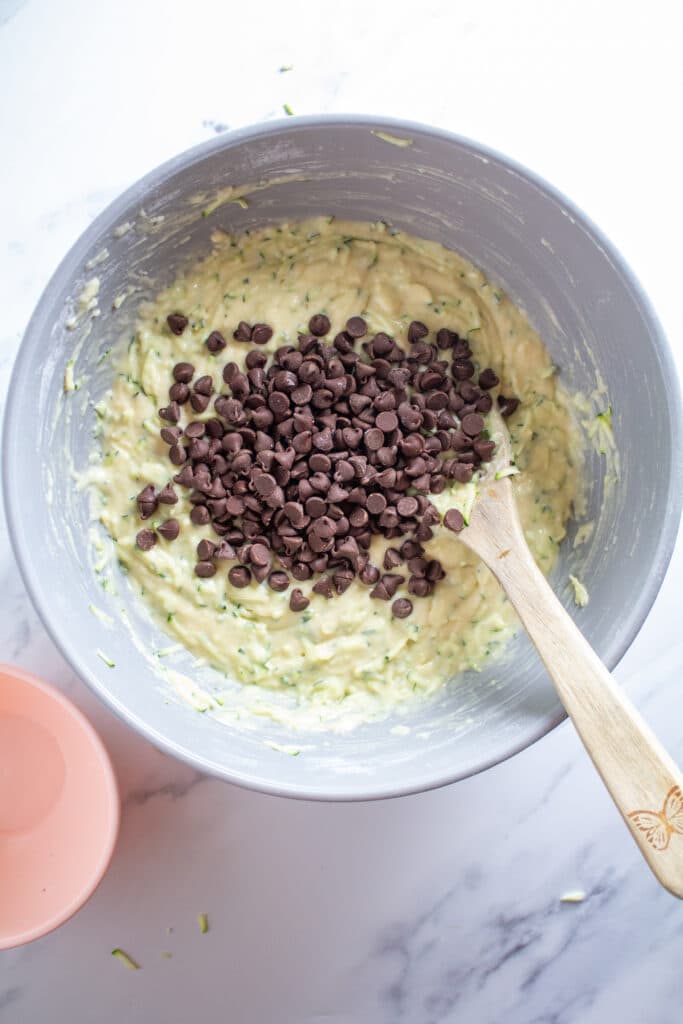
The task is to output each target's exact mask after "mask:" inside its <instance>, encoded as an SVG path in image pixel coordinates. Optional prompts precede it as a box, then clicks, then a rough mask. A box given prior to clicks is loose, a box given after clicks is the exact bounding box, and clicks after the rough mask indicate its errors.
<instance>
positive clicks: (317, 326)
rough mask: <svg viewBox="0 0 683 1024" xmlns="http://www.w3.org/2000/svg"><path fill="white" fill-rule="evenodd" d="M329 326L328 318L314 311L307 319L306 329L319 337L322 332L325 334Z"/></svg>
mask: <svg viewBox="0 0 683 1024" xmlns="http://www.w3.org/2000/svg"><path fill="white" fill-rule="evenodd" d="M331 326H332V325H331V324H330V321H329V318H328V317H326V316H325V314H324V313H316V314H315V316H312V317H311V319H310V320H309V321H308V329H309V331H310V332H311V334H313V335H315V337H316V338H321V337H322V336H323V335H324V334H327V332H328V331H329V329H330V327H331Z"/></svg>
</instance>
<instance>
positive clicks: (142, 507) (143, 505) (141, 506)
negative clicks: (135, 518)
mask: <svg viewBox="0 0 683 1024" xmlns="http://www.w3.org/2000/svg"><path fill="white" fill-rule="evenodd" d="M135 500H136V503H137V506H138V514H139V516H140V518H141V519H149V517H150V516H151V515H153V513H154V512H155V511H156V507H157V500H158V499H157V496H156V493H155V491H154V487H153V486H152V484H147V486H146V487H143V488H142V490H141V491H140V493H139V494H138V496H137V498H136V499H135Z"/></svg>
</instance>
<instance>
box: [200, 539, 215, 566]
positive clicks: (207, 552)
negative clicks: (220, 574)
mask: <svg viewBox="0 0 683 1024" xmlns="http://www.w3.org/2000/svg"><path fill="white" fill-rule="evenodd" d="M215 550H216V545H215V544H214V542H213V541H212V540H206V539H204V540H200V542H199V544H197V558H198V559H199V560H200V562H208V561H209V560H210V559H212V558H213V556H214V552H215Z"/></svg>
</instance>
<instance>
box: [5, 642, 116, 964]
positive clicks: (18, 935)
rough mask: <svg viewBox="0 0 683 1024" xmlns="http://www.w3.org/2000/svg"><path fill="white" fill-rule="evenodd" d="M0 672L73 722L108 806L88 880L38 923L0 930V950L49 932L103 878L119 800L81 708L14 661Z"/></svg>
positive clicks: (109, 766)
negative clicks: (103, 833) (105, 826)
mask: <svg viewBox="0 0 683 1024" xmlns="http://www.w3.org/2000/svg"><path fill="white" fill-rule="evenodd" d="M0 676H12V677H13V678H14V679H16V680H18V681H19V683H21V684H22V685H24V686H26V687H28V688H31V689H34V690H38V692H39V693H40V694H41V695H42V696H43V697H45V698H47V700H48V701H54V703H56V704H59V705H60V707H61V708H62V709H63V710H64V711H65V712H66V713H67V714H68V715H69V716H70V717H71V718H72V719H73V720H74V721H75V722H76V724H77V725H78V728H79V729H80V730H81V731H82V732H83V733H84V735H86V736H87V738H88V742H89V744H90V746H91V747H92V749H93V750H94V751H95V754H96V755H97V760H98V762H99V764H100V765H101V768H102V780H103V783H104V788H103V792H104V793H105V794H106V800H107V804H108V807H109V814H108V829H107V834H106V836H105V837H104V845H103V847H102V851H101V852H100V855H99V857H98V859H97V861H96V863H95V864H94V867H93V870H92V872H90V874H89V877H88V882H87V883H86V884H85V885H83V886H82V887H81V889H80V890H79V892H78V895H76V896H74V897H73V898H72V899H71V900H70V901H69V902H68V903H66V904H65V905H64V906H63V907H62V909H61V910H59V911H57V912H55V913H53V914H52V915H50V916H48V917H46V918H45V920H44V921H42V922H41V923H40V924H35V925H33V926H32V927H30V928H25V929H24V930H23V931H14V932H11V931H7V932H5V931H2V930H0V950H3V949H15V948H16V947H17V946H23V945H25V944H26V943H27V942H33V940H34V939H39V938H41V937H42V936H43V935H47V934H49V932H52V931H54V930H55V928H59V926H60V925H62V924H64V923H65V922H66V921H68V920H69V918H71V917H73V915H74V914H75V913H76V912H77V911H78V910H80V909H81V907H83V906H85V904H86V903H87V902H88V900H89V899H90V897H91V896H92V894H93V893H94V892H95V889H97V887H98V885H99V884H100V882H101V881H102V879H103V878H104V876H105V874H106V872H107V869H108V867H109V864H110V863H111V859H112V856H113V854H114V849H115V847H116V841H117V839H118V835H119V827H120V823H121V800H120V796H119V789H118V784H117V781H116V774H115V772H114V766H113V764H112V761H111V758H110V756H109V752H108V751H107V748H106V747H105V745H104V742H103V740H102V738H101V736H100V735H99V733H98V732H97V730H96V729H95V727H94V726H93V724H92V723H91V722H90V720H89V719H88V718H87V717H86V716H85V715H84V713H83V712H82V711H81V709H80V708H78V707H76V705H75V704H74V703H73V701H71V700H69V698H68V697H67V696H66V694H64V693H62V691H61V690H58V689H57V688H56V687H55V686H52V685H51V684H50V683H47V682H45V680H44V679H41V678H40V677H39V676H36V675H34V674H33V673H32V672H27V671H26V669H23V668H18V667H17V666H16V665H9V664H6V663H4V662H0ZM67 760H68V757H67Z"/></svg>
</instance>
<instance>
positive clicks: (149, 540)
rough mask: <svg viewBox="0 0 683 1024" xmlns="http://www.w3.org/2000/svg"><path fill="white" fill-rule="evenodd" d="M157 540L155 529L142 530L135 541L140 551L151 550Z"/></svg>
mask: <svg viewBox="0 0 683 1024" xmlns="http://www.w3.org/2000/svg"><path fill="white" fill-rule="evenodd" d="M156 542H157V537H156V534H155V532H154V530H140V531H139V532H138V534H137V536H136V538H135V543H136V544H137V546H138V547H139V548H140V551H149V549H150V548H153V547H154V545H155V544H156Z"/></svg>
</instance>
